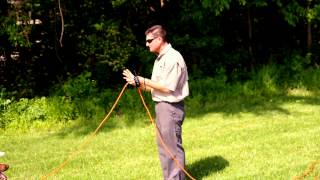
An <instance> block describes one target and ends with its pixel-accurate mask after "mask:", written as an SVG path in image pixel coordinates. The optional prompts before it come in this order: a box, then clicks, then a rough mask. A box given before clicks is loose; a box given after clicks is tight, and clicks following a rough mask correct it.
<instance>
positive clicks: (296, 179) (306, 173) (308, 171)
mask: <svg viewBox="0 0 320 180" xmlns="http://www.w3.org/2000/svg"><path fill="white" fill-rule="evenodd" d="M318 164H320V160H317V161H314V162H312V163H311V164H310V165H309V167H308V168H307V169H306V170H305V171H304V172H303V173H302V174H301V175H300V176H297V177H293V178H292V180H300V179H304V178H305V177H307V176H310V175H311V173H312V172H313V171H314V170H315V169H316V166H317V165H318ZM316 178H317V176H315V179H316Z"/></svg>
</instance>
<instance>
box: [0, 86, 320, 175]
mask: <svg viewBox="0 0 320 180" xmlns="http://www.w3.org/2000/svg"><path fill="white" fill-rule="evenodd" d="M205 105H206V107H204V109H205V112H206V113H202V114H199V115H192V116H187V118H186V119H185V122H184V125H183V141H184V142H183V143H184V147H185V150H186V158H187V169H188V170H189V171H190V172H191V174H192V175H193V176H194V177H196V179H218V180H220V179H246V180H247V179H252V180H256V179H265V180H270V179H272V180H274V179H279V180H282V179H291V178H293V177H295V176H299V175H301V174H302V173H303V172H304V171H305V170H306V169H307V168H308V166H309V165H310V164H311V163H312V162H314V161H316V160H319V159H320V151H319V147H320V140H319V139H320V117H319V111H320V99H319V98H318V97H317V96H316V95H315V94H314V93H312V92H309V91H307V90H305V89H292V90H290V92H288V94H287V95H284V96H279V97H274V98H265V99H261V97H258V98H256V99H255V98H254V97H252V99H246V98H245V97H243V98H241V97H240V98H236V99H228V100H227V101H223V102H220V101H215V102H212V104H209V103H207V104H205ZM188 111H192V109H188ZM197 111H199V110H197ZM200 112H201V111H200ZM123 114H126V112H123ZM121 121H122V117H121V116H118V117H113V118H111V119H110V121H107V122H106V128H104V129H103V130H102V131H101V132H100V133H99V134H98V135H97V136H96V137H95V138H94V139H93V141H92V142H90V143H89V144H88V145H87V146H86V147H84V148H83V149H82V151H81V152H80V154H78V155H77V156H76V157H75V158H74V159H73V160H72V161H70V162H69V163H68V164H67V165H66V166H65V167H63V168H62V169H61V171H59V172H58V173H56V174H54V175H53V176H50V177H49V178H48V179H61V180H62V179H101V180H103V179H161V178H162V175H161V170H160V164H159V160H158V154H157V149H156V143H155V132H154V129H153V127H152V126H151V125H150V124H148V123H149V120H148V119H147V116H145V118H140V119H138V121H141V122H144V123H142V124H145V125H141V124H138V125H131V126H126V124H125V123H121ZM135 121H137V120H135ZM108 123H110V124H112V126H108ZM93 129H94V126H93V125H92V124H91V125H82V126H76V128H73V127H71V124H70V125H67V126H66V127H65V128H64V129H63V130H59V131H56V132H50V133H49V132H43V131H42V132H30V133H27V134H26V133H19V134H15V133H13V132H9V131H8V132H5V133H2V134H1V135H0V138H1V141H0V150H2V151H5V152H6V153H7V154H6V156H5V157H3V158H1V161H3V162H7V163H8V164H10V166H11V167H10V169H9V170H8V171H7V172H6V174H7V175H8V176H9V177H10V179H13V180H14V179H21V180H22V179H40V178H41V177H43V176H46V175H48V174H49V172H50V171H52V170H53V169H54V168H57V167H58V166H59V165H60V164H61V163H62V162H63V161H64V160H66V159H67V157H68V156H69V155H70V154H72V153H73V152H75V151H76V150H77V149H78V147H79V145H80V144H81V143H83V142H84V140H85V139H86V138H87V137H88V136H89V135H90V132H92V131H93ZM319 174H320V164H319V165H317V166H316V167H315V169H314V170H313V171H312V172H311V173H310V175H309V176H308V177H307V179H308V178H309V179H313V178H314V177H315V176H317V175H319Z"/></svg>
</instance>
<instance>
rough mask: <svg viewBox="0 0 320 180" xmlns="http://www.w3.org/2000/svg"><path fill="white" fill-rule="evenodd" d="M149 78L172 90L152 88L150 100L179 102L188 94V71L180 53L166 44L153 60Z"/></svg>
mask: <svg viewBox="0 0 320 180" xmlns="http://www.w3.org/2000/svg"><path fill="white" fill-rule="evenodd" d="M151 80H152V81H155V82H158V83H160V84H161V85H163V86H165V87H166V88H168V89H170V90H171V91H172V92H171V93H170V94H168V93H162V92H159V91H157V90H153V91H152V92H151V94H152V100H153V101H156V102H161V101H166V102H171V103H173V102H180V101H182V100H183V99H184V98H185V97H186V96H188V95H189V85H188V71H187V66H186V64H185V62H184V59H183V57H182V56H181V54H180V53H179V52H178V51H176V50H175V49H173V48H172V46H171V44H168V45H167V46H166V47H165V48H164V49H163V50H162V51H161V52H160V54H159V55H158V57H157V59H156V60H155V62H154V66H153V70H152V76H151Z"/></svg>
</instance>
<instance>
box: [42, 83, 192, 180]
mask: <svg viewBox="0 0 320 180" xmlns="http://www.w3.org/2000/svg"><path fill="white" fill-rule="evenodd" d="M127 86H128V83H126V84H125V85H124V86H123V88H122V90H121V92H120V94H119V95H118V97H117V100H116V101H115V103H114V104H113V106H112V108H111V110H110V111H109V113H108V114H107V115H106V116H105V117H104V119H103V120H102V121H101V123H100V124H99V126H98V127H97V128H96V130H95V131H94V132H93V133H92V134H91V135H90V136H89V137H88V138H87V139H85V140H84V142H83V143H82V144H80V145H79V148H78V149H77V150H76V151H74V152H72V153H71V154H70V155H69V157H68V158H67V159H66V160H65V161H64V162H63V163H61V164H60V165H59V166H58V167H57V168H55V169H53V170H52V171H51V172H49V173H48V174H47V175H45V176H43V177H41V180H45V179H47V178H48V177H50V176H53V175H54V174H56V173H58V172H59V171H60V170H61V169H62V168H64V167H65V166H66V165H67V164H68V163H69V162H70V161H71V160H72V159H73V158H74V157H76V156H77V155H78V154H79V153H80V152H81V150H83V149H84V148H85V147H86V146H87V145H88V144H89V142H91V141H92V140H93V138H94V137H95V136H96V134H97V133H98V131H99V130H100V129H101V128H102V126H103V124H104V123H105V122H106V120H107V119H108V118H109V117H110V114H111V113H112V111H113V110H114V108H115V107H116V105H117V104H118V102H119V100H120V98H121V97H122V95H123V93H124V91H125V89H126V88H127ZM137 89H138V92H139V95H140V98H141V101H142V103H143V105H144V107H145V109H146V111H147V114H148V116H149V119H150V121H151V123H152V125H153V126H154V128H155V130H156V135H157V136H158V137H159V139H160V142H161V144H162V146H163V147H164V148H165V150H166V153H167V154H168V155H169V156H170V157H171V158H172V159H173V160H174V162H175V163H176V165H177V166H178V167H179V168H180V169H181V170H182V171H183V172H184V173H185V174H186V175H187V176H188V177H189V178H190V179H191V180H195V178H194V177H192V176H191V175H190V174H189V173H188V172H187V171H186V170H185V168H184V167H183V166H182V165H181V163H180V162H179V161H178V160H177V159H176V158H175V156H174V155H173V154H172V152H171V151H170V150H169V148H168V146H167V145H166V143H165V142H164V140H163V139H162V137H161V134H160V131H159V128H158V127H157V125H156V123H155V122H154V120H153V118H152V116H151V113H150V110H149V108H148V106H147V105H146V103H145V100H144V98H143V96H142V93H141V90H140V89H139V88H137Z"/></svg>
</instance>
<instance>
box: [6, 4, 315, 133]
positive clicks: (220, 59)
mask: <svg viewBox="0 0 320 180" xmlns="http://www.w3.org/2000/svg"><path fill="white" fill-rule="evenodd" d="M0 2H1V5H0V14H1V16H0V27H1V28H0V82H1V83H0V88H1V91H0V112H1V113H0V125H1V127H2V128H7V127H8V126H11V125H12V126H16V125H20V124H26V125H27V126H29V124H28V122H30V121H37V122H38V121H39V122H42V121H43V120H46V121H44V122H50V121H51V120H52V121H53V122H55V121H59V122H60V121H61V120H66V121H67V120H74V119H79V118H80V119H92V118H93V119H99V117H101V116H102V115H101V114H103V113H104V111H105V109H106V108H108V107H109V106H110V105H111V103H112V101H113V99H114V95H115V94H114V93H112V92H114V91H116V90H117V89H119V88H120V87H121V86H122V85H123V83H124V81H123V79H122V77H121V71H122V69H123V68H125V67H127V68H129V69H131V70H135V71H136V72H137V73H138V74H143V75H145V76H148V75H150V74H151V68H152V66H153V61H154V58H155V56H154V55H153V54H151V53H150V52H148V50H147V49H146V48H145V35H144V31H145V29H146V28H147V27H149V26H151V25H153V24H158V23H159V24H163V25H164V26H165V27H166V28H167V29H168V32H169V41H170V42H172V44H173V46H174V47H175V48H176V49H178V50H179V51H180V52H181V53H182V54H183V56H184V58H185V60H186V63H187V65H188V68H189V69H188V70H189V76H190V83H191V96H190V98H189V103H190V108H192V109H194V107H196V109H197V108H199V109H201V110H203V109H205V108H201V107H202V106H205V105H206V104H207V105H209V104H214V103H213V101H218V100H225V98H232V97H233V98H234V97H238V96H239V97H241V96H243V95H244V96H245V97H247V96H248V97H249V98H250V97H252V96H257V97H260V96H263V98H265V96H266V97H272V96H278V95H280V94H285V93H286V92H287V91H288V90H289V89H290V88H295V87H304V88H306V89H308V90H315V89H318V88H319V83H318V81H319V77H320V76H319V70H318V66H319V63H320V59H319V58H320V57H319V48H320V46H319V34H320V29H319V22H320V19H319V17H320V16H319V13H320V6H319V5H320V1H318V0H308V1H300V0H294V1H286V0H272V1H270V0H250V1H247V0H240V1H231V0H215V1H211V0H179V1H178V0H170V1H169V0H161V1H160V0H147V1H146V0H134V1H133V0H130V1H129V0H113V1H89V0H80V1H74V0H67V1H61V0H46V1H43V0H41V1H40V0H1V1H0ZM209 90H210V91H209ZM125 98H127V99H126V102H127V103H126V104H122V105H121V104H120V107H119V109H117V110H116V111H118V114H120V115H121V114H122V112H123V111H124V109H123V108H127V110H129V111H132V110H134V111H139V107H137V106H135V104H134V102H135V99H136V98H137V97H136V96H135V95H133V94H131V95H129V96H128V97H125ZM147 99H149V100H150V97H147ZM41 107H42V108H41ZM43 107H45V108H44V109H43ZM211 110H212V109H211V108H209V110H208V111H211ZM192 113H195V114H197V113H202V112H200V111H199V112H198V111H195V110H194V112H192ZM21 114H24V116H27V115H28V116H27V117H28V118H22V117H21ZM135 114H136V113H135ZM20 121H23V122H24V123H21V122H20ZM14 122H15V123H14ZM63 122H65V121H63ZM9 124H11V125H9ZM22 126H23V125H22Z"/></svg>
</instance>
